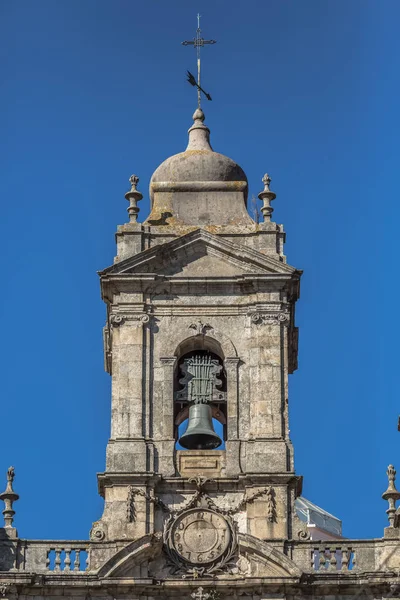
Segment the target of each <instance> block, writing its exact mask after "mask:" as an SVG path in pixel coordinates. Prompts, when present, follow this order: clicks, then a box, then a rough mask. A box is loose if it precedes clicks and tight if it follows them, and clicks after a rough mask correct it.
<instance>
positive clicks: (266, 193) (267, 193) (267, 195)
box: [258, 173, 276, 221]
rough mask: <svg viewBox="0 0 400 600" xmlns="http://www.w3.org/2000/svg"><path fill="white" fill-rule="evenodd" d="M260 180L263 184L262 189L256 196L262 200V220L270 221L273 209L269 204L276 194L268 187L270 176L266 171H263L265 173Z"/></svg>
mask: <svg viewBox="0 0 400 600" xmlns="http://www.w3.org/2000/svg"><path fill="white" fill-rule="evenodd" d="M261 181H262V182H263V184H264V189H263V191H262V192H260V193H259V194H258V197H259V198H260V200H262V201H263V206H262V208H261V212H262V214H263V217H264V221H270V220H271V215H272V213H273V211H274V209H273V208H272V206H271V202H272V200H275V198H276V194H274V192H271V190H270V189H269V184H270V183H271V177H270V176H269V175H268V173H265V175H264V177H263V178H262V180H261Z"/></svg>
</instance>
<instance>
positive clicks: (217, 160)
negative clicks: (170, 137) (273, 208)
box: [150, 108, 247, 204]
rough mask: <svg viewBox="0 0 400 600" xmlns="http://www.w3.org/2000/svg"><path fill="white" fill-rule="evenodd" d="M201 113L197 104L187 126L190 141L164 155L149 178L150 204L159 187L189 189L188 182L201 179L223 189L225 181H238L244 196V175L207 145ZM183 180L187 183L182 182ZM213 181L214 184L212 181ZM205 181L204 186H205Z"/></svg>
mask: <svg viewBox="0 0 400 600" xmlns="http://www.w3.org/2000/svg"><path fill="white" fill-rule="evenodd" d="M204 119H205V117H204V113H203V111H202V110H201V108H198V109H197V110H196V111H195V113H194V115H193V121H194V124H193V126H192V127H191V128H190V129H189V143H188V146H187V148H186V150H185V152H180V153H179V154H175V155H174V156H170V157H169V158H167V159H166V160H165V161H164V162H163V163H161V165H160V166H159V167H158V168H157V169H156V170H155V171H154V173H153V175H152V178H151V180H150V198H151V202H152V204H153V200H154V192H155V190H159V189H160V188H164V187H165V188H166V189H165V191H167V188H168V189H170V188H171V186H172V188H176V189H182V190H183V189H185V191H190V189H191V186H190V182H192V183H193V184H194V186H193V187H194V188H196V189H198V186H199V184H200V183H201V182H209V183H210V185H211V187H212V188H216V189H218V188H219V189H221V190H222V189H223V187H225V186H224V183H225V184H228V186H229V187H230V188H234V187H236V186H235V185H234V184H233V185H232V183H231V184H230V185H229V182H237V184H236V185H237V189H241V190H243V192H244V195H245V201H246V200H247V177H246V174H245V172H244V171H243V169H242V168H241V167H240V166H239V165H238V164H237V163H235V161H234V160H232V159H231V158H228V157H227V156H224V155H223V154H219V153H218V152H214V150H213V149H212V147H211V145H210V130H209V129H208V127H206V125H204V123H203V122H204ZM185 184H186V185H185ZM213 184H214V185H213ZM207 187H209V186H207V184H206V185H205V186H204V189H206V188H207Z"/></svg>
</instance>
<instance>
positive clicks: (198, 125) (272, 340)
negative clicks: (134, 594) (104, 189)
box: [92, 109, 301, 575]
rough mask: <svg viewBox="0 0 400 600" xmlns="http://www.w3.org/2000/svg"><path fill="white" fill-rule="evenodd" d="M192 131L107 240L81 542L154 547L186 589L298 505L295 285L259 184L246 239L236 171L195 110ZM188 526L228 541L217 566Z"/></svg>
mask: <svg viewBox="0 0 400 600" xmlns="http://www.w3.org/2000/svg"><path fill="white" fill-rule="evenodd" d="M193 121H194V123H193V125H192V127H191V128H190V129H189V143H188V146H187V148H186V150H185V151H184V152H181V153H179V154H177V155H175V156H172V157H170V158H168V159H167V160H165V161H164V162H163V163H162V164H161V165H160V166H159V167H158V168H157V169H156V171H155V172H154V174H153V176H152V178H151V182H150V199H151V213H150V215H149V216H148V218H147V219H146V220H145V221H144V222H143V223H138V222H137V214H138V207H137V203H138V201H140V200H141V198H142V194H141V193H140V192H139V191H138V190H137V189H136V188H137V185H138V178H137V177H136V176H132V177H131V179H130V181H131V184H132V189H131V190H130V191H129V192H128V193H127V194H126V198H127V200H128V201H129V208H128V213H129V217H130V220H129V223H127V224H125V225H122V226H119V227H118V231H117V234H116V238H117V256H116V258H115V261H114V264H113V265H112V266H111V267H108V268H107V269H104V270H103V271H101V272H100V280H101V290H102V297H103V300H104V301H105V303H106V306H107V322H106V326H105V328H104V345H105V363H106V369H107V370H108V372H109V373H110V375H111V377H112V411H111V412H112V419H111V420H112V425H111V437H110V440H109V442H108V446H107V461H106V471H105V472H104V473H102V474H99V476H98V479H99V489H100V493H101V494H102V495H103V496H104V499H105V510H104V514H103V516H102V518H101V519H100V520H99V521H98V522H97V523H95V524H94V527H93V530H92V539H98V540H108V541H117V540H121V539H130V540H137V541H139V540H140V539H141V538H143V536H147V535H156V534H157V533H159V534H160V535H161V534H163V535H164V541H163V549H164V550H163V553H162V554H160V558H159V561H158V562H157V564H158V563H160V565H161V563H163V560H164V562H165V564H164V563H163V565H164V566H163V567H162V568H167V567H168V565H170V564H172V565H173V566H174V568H175V570H177V571H178V572H179V573H181V574H183V575H185V574H186V575H188V574H190V573H191V574H193V573H196V572H199V569H200V571H202V572H208V571H210V572H211V571H212V570H213V569H214V568H215V564H216V563H218V564H219V568H220V567H221V564H225V562H227V557H228V555H229V552H231V551H232V552H233V548H237V545H238V543H239V542H238V535H240V534H243V535H246V534H250V535H251V536H253V537H254V538H258V539H266V538H268V539H271V540H282V539H288V538H291V537H292V536H293V535H294V534H295V535H297V533H298V531H297V530H298V529H299V527H300V524H299V523H298V522H297V520H296V517H295V516H294V500H295V498H296V496H297V495H298V494H299V493H300V489H301V478H299V477H298V476H296V475H295V472H294V464H293V448H292V444H291V442H290V439H289V427H288V376H289V374H290V373H292V372H293V371H294V370H295V369H296V367H297V328H296V327H295V302H296V300H297V298H298V296H299V281H300V275H301V272H300V271H298V270H297V269H295V268H294V267H292V266H290V265H288V263H287V262H286V257H285V255H284V253H283V244H284V238H285V233H284V231H283V227H282V226H281V225H277V224H276V223H274V222H273V221H272V220H271V214H272V211H273V208H272V207H271V204H270V203H271V201H272V200H274V198H275V194H274V193H273V192H271V191H270V189H269V184H270V178H269V177H268V175H265V176H264V178H263V183H264V190H263V191H262V192H261V193H260V194H259V197H260V198H261V199H262V200H263V207H262V209H261V210H262V213H263V218H264V221H263V222H262V223H256V222H254V221H253V220H252V219H251V218H250V216H249V214H248V212H247V194H248V184H247V178H246V175H245V173H244V171H243V170H242V169H241V167H240V166H239V165H238V164H236V163H235V162H234V161H233V160H231V159H230V158H228V157H226V156H224V155H222V154H219V153H217V152H214V150H213V149H212V147H211V145H210V131H209V129H208V127H207V126H206V125H205V124H204V114H203V112H202V110H201V109H197V110H196V112H195V113H194V115H193ZM218 422H219V424H220V426H219V428H218V430H219V431H220V434H217V433H216V432H215V427H214V425H215V424H217V423H218ZM213 423H214V425H213ZM185 427H186V433H184V430H185ZM182 430H183V431H182ZM220 438H223V440H222V439H220ZM179 439H180V444H179V446H178V448H181V447H182V446H184V447H185V448H187V449H178V448H177V445H178V442H179ZM220 442H221V445H220ZM219 445H220V448H218V447H217V446H219ZM196 498H197V500H196ZM185 507H190V510H191V511H192V512H190V510H189V513H187V511H186V512H185ZM205 510H206V512H204V511H205ZM182 511H183V512H182ZM193 511H195V512H193ZM196 511H197V512H196ZM207 511H208V512H207ZM228 513H229V519H228V520H226V517H227V516H228ZM199 514H200V515H203V516H202V517H201V518H203V517H204V518H206V519H208V520H210V519H211V522H212V521H213V520H214V521H215V523H216V527H217V530H220V531H225V529H224V527H225V528H226V532H225V533H224V535H223V536H222V537H223V539H224V540H225V541H224V543H222V542H221V543H217V542H216V544H217V545H216V548H218V547H219V546H220V547H221V548H222V550H221V548H220V550H217V549H216V548H214V547H212V549H211V550H209V548H208V545H207V544H208V542H207V540H208V537H207V536H211V537H212V534H211V533H210V532H211V531H213V530H212V526H211V525H204V527H205V528H204V531H206V532H207V534H204V536H205V537H204V539H203V537H202V534H201V531H203V529H201V528H200V529H198V530H197V529H196V527H197V526H195V525H193V523H195V522H196V523H197V521H199V518H198V515H199ZM172 515H175V516H176V519H178V520H179V519H181V520H180V521H179V523H175V522H173V523H172V521H171V523H170V524H169V525H168V527H170V528H171V527H172V528H173V529H174V528H175V529H176V531H177V532H178V533H176V534H175V537H174V535H173V534H172V533H171V531H170V530H169V529H168V527H167V528H166V519H167V521H168V519H171V518H172ZM176 519H175V520H176ZM185 519H186V520H185ZM197 525H198V526H199V527H200V525H199V524H198V523H197ZM296 528H297V529H296ZM294 529H296V531H295V532H294ZM179 531H183V532H186V531H188V532H189V533H187V534H186V536H185V535H184V533H183V534H182V536H183V537H182V536H181V535H180V534H179ZM195 531H196V532H197V531H198V537H197V533H196V535H195V534H194V532H195ZM218 535H219V534H218ZM221 535H222V534H221ZM171 536H172V537H171ZM176 536H178V537H176ZM193 536H194V537H193ZM211 537H210V539H211ZM228 538H229V540H230V541H229V544H228V542H227V540H228ZM194 539H196V543H194V541H193V540H194ZM213 539H214V538H213ZM177 540H180V541H179V543H178V542H177ZM185 540H186V541H185ZM188 540H191V541H188ZM215 540H219V538H218V536H217V537H215ZM177 544H178V545H179V549H178V546H177ZM225 544H228V545H227V546H226V547H225ZM188 548H191V549H188ZM210 548H211V546H210ZM203 549H204V552H205V554H203ZM194 550H198V553H197V554H198V556H197V555H196V553H193V551H194ZM207 552H208V554H207ZM188 553H189V554H188ZM188 556H189V557H190V558H188ZM171 557H172V558H171ZM221 561H222V562H221ZM220 563H221V564H220ZM221 568H222V567H221Z"/></svg>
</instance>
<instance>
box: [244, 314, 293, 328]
mask: <svg viewBox="0 0 400 600" xmlns="http://www.w3.org/2000/svg"><path fill="white" fill-rule="evenodd" d="M249 316H250V320H251V322H252V323H254V324H256V325H287V324H288V323H289V320H290V315H289V313H288V312H283V311H279V312H261V311H256V312H252V313H249Z"/></svg>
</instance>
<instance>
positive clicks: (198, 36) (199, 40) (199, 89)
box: [182, 14, 217, 108]
mask: <svg viewBox="0 0 400 600" xmlns="http://www.w3.org/2000/svg"><path fill="white" fill-rule="evenodd" d="M216 43H217V42H216V41H215V40H205V39H204V38H202V37H201V29H200V15H199V14H198V15H197V31H196V37H195V38H194V39H193V40H192V41H188V40H185V41H184V42H182V45H183V46H194V47H195V49H196V54H197V82H196V80H195V78H194V77H193V75H192V74H191V73H190V72H189V71H188V82H189V83H190V84H191V85H193V86H196V87H197V103H198V105H199V108H200V104H201V92H203V94H204V95H205V96H206V98H207V100H211V96H210V94H207V92H205V91H204V90H203V88H202V87H201V83H200V70H201V60H200V50H201V48H202V47H203V46H205V45H206V44H216Z"/></svg>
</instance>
